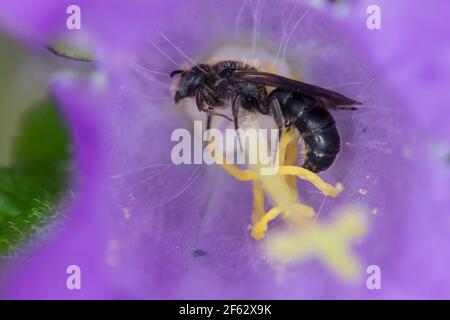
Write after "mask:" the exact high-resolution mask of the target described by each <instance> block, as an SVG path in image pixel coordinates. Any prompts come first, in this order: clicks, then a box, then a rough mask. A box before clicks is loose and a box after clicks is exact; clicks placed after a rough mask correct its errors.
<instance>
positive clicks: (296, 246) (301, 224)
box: [215, 130, 365, 280]
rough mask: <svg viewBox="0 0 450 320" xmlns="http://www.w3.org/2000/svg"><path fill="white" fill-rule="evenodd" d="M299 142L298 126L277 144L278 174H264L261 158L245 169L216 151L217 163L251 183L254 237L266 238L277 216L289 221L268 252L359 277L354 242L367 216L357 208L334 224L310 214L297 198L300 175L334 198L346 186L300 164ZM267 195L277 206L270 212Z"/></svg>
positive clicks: (278, 257)
mask: <svg viewBox="0 0 450 320" xmlns="http://www.w3.org/2000/svg"><path fill="white" fill-rule="evenodd" d="M258 142H259V141H254V143H258ZM258 145H260V144H258ZM297 145H298V142H297V139H296V136H295V131H294V130H283V133H282V137H281V140H280V142H279V145H278V153H277V159H278V161H277V164H276V165H277V166H278V167H277V169H278V170H274V174H264V175H263V174H261V169H262V168H264V167H265V166H264V165H262V164H261V163H260V162H258V163H257V164H254V165H249V169H248V170H243V169H240V168H237V167H236V166H234V165H232V164H228V163H225V162H224V159H222V158H220V157H219V156H218V155H215V157H216V160H218V161H217V163H219V164H220V166H222V167H223V169H225V171H226V172H228V173H229V174H230V175H231V176H233V177H234V178H236V179H237V180H240V181H251V182H252V183H253V201H254V202H253V212H252V219H251V220H252V225H251V229H250V235H251V236H252V237H253V238H254V239H255V240H262V239H264V238H265V237H266V233H267V231H268V229H269V223H270V222H271V221H273V220H274V219H276V218H277V217H281V218H282V220H283V221H284V223H285V224H286V230H285V231H284V232H281V231H279V230H278V231H277V232H276V233H275V234H274V235H271V236H269V237H268V239H267V241H266V246H265V248H266V251H265V252H266V254H267V256H268V258H269V259H270V260H271V261H274V262H279V263H293V262H301V261H304V260H306V259H307V258H317V259H319V260H321V261H322V262H323V263H324V264H325V265H326V266H329V267H330V268H331V269H332V270H334V272H335V273H336V274H337V275H339V276H340V277H341V278H342V279H345V280H349V279H350V280H351V279H355V278H356V277H357V276H358V274H359V270H360V266H359V263H358V260H357V259H356V257H355V256H354V255H353V254H352V252H351V250H350V246H351V243H352V242H353V241H354V239H355V238H356V237H358V236H361V235H362V234H363V233H364V230H365V225H364V224H363V218H362V217H363V215H362V214H361V211H359V210H356V209H355V210H351V211H349V212H343V213H342V214H340V215H338V216H337V218H336V220H335V222H334V223H332V224H324V223H319V222H316V221H314V220H313V219H312V217H313V216H314V215H315V211H314V209H313V208H312V207H310V206H308V205H306V204H302V203H300V202H299V197H298V192H297V184H296V178H299V179H302V180H305V181H308V182H310V183H311V184H312V185H314V186H315V187H316V188H317V189H318V190H319V191H320V192H322V193H323V194H324V195H325V196H329V197H336V196H337V195H339V193H340V192H342V191H343V190H344V188H343V186H342V184H340V183H338V184H336V185H335V186H332V185H330V184H328V183H326V182H325V181H323V180H322V179H321V178H320V177H319V176H318V175H317V174H315V173H313V172H311V171H309V170H307V169H305V168H301V167H298V166H297V165H296V163H297V155H298V150H297V148H298V147H297ZM272 166H273V165H272ZM266 196H267V197H268V198H269V199H270V201H271V203H273V204H274V205H275V206H274V207H273V208H271V209H270V210H268V211H267V212H266V211H265V197H266Z"/></svg>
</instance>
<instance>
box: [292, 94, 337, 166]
mask: <svg viewBox="0 0 450 320" xmlns="http://www.w3.org/2000/svg"><path fill="white" fill-rule="evenodd" d="M283 111H284V112H285V113H287V114H286V115H285V116H287V117H291V119H292V121H291V122H292V123H293V125H294V126H295V127H296V128H297V130H298V131H299V133H300V136H301V138H302V140H303V143H304V146H305V149H306V156H305V158H304V160H303V167H304V168H306V169H308V170H311V171H313V172H316V173H317V172H321V171H324V170H326V169H328V168H329V167H330V166H331V165H332V164H333V162H334V160H335V159H336V156H337V154H338V153H339V150H340V137H339V132H338V130H337V128H336V125H335V121H334V119H333V117H332V116H331V114H330V112H329V111H328V110H327V109H325V108H320V107H314V106H310V105H308V104H306V103H305V102H304V100H303V99H302V98H301V97H299V96H297V95H295V94H294V95H293V96H292V97H291V99H289V101H286V103H285V108H284V110H283ZM292 117H293V118H292Z"/></svg>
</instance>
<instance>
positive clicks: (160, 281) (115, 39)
mask: <svg viewBox="0 0 450 320" xmlns="http://www.w3.org/2000/svg"><path fill="white" fill-rule="evenodd" d="M376 2H377V3H376V4H377V5H378V7H379V8H380V10H381V29H370V28H368V26H367V19H368V17H369V15H370V12H369V13H368V12H366V9H367V8H368V7H369V6H370V5H372V2H371V1H333V2H331V1H330V2H328V1H276V2H275V1H269V0H267V1H264V0H258V1H257V0H255V1H231V0H230V1H228V0H227V1H175V0H173V1H151V2H150V1H146V2H144V1H95V2H94V1H76V3H75V2H73V1H66V0H63V1H51V0H40V1H38V2H35V1H33V2H31V1H25V0H21V1H14V2H12V1H10V2H8V3H3V4H2V5H1V6H0V19H1V20H0V21H1V22H2V23H1V27H2V28H3V30H4V31H6V32H8V33H10V34H11V35H13V36H14V37H16V38H17V39H18V40H20V41H23V42H24V43H26V44H28V45H29V46H30V47H32V48H33V49H35V50H37V51H39V50H43V49H42V48H45V47H46V46H47V45H49V44H51V43H54V42H55V41H59V40H62V41H66V42H68V43H70V44H72V45H73V46H74V47H77V46H82V47H83V48H85V49H87V50H89V52H90V54H91V55H92V57H93V59H94V60H95V62H93V63H92V70H91V72H90V73H89V74H88V75H86V74H82V73H78V72H77V71H76V70H71V71H70V72H68V73H65V74H57V75H55V76H54V77H53V78H52V79H49V89H50V92H51V93H52V94H53V95H54V97H55V98H56V100H57V102H58V105H59V106H60V107H61V109H62V111H63V113H64V115H65V120H66V122H67V125H68V127H69V129H70V131H71V133H72V138H73V143H74V150H75V159H74V161H75V163H76V170H75V172H74V174H73V183H72V191H73V194H74V198H73V200H72V203H71V206H70V208H69V209H68V212H66V213H65V221H64V224H63V225H62V226H61V227H58V229H57V230H55V234H54V235H52V237H50V238H49V239H44V240H43V241H42V242H41V243H37V244H34V247H33V248H32V249H29V250H27V251H26V252H25V253H24V254H25V256H26V259H20V260H17V261H9V262H8V263H7V264H5V265H4V266H3V270H2V272H3V279H5V280H4V281H3V285H2V287H1V294H2V295H3V296H4V297H6V298H32V299H40V298H67V299H72V298H73V299H75V298H127V299H135V298H138V299H139V298H169V299H201V298H205V299H206V298H208V299H212V298H242V299H258V298H259V299H280V298H288V299H302V298H334V299H336V298H449V297H450V276H449V275H448V271H447V266H448V263H449V262H450V254H449V250H447V246H446V243H447V242H448V241H449V240H450V239H449V235H448V234H449V232H448V230H449V228H450V218H449V217H448V210H449V202H448V199H447V192H448V184H449V165H448V154H449V151H448V148H449V147H448V141H446V140H445V137H448V136H449V134H450V126H449V121H448V120H446V116H445V114H446V113H445V112H446V111H445V108H446V107H447V106H448V102H450V101H449V100H450V95H449V93H448V90H447V89H446V88H447V87H448V86H449V84H450V83H449V82H450V72H449V68H450V61H449V60H448V58H447V56H448V53H449V50H450V42H449V41H448V36H447V35H448V32H447V31H448V30H446V29H448V27H447V23H446V19H445V13H446V12H448V9H450V8H449V5H448V4H446V3H444V2H443V1H442V2H435V3H434V4H433V6H431V5H430V6H427V7H425V8H424V7H423V4H420V3H419V2H418V1H406V0H405V1H395V2H392V1H376ZM73 4H76V5H78V7H79V8H80V13H81V29H79V30H77V29H75V30H68V29H67V25H66V20H67V17H68V14H67V13H66V9H67V7H68V6H70V5H73ZM424 11H427V12H426V14H424ZM225 58H231V59H239V60H243V61H246V62H248V63H256V64H258V65H259V66H260V67H261V68H264V69H267V70H271V71H272V72H277V73H280V74H283V75H285V76H289V77H293V78H300V79H302V80H303V81H306V82H309V83H313V84H316V85H320V86H322V87H326V88H330V89H332V90H336V91H339V92H340V93H342V94H345V95H346V96H348V97H351V98H354V99H356V100H358V101H361V102H362V106H361V107H360V108H359V109H358V110H357V111H352V112H350V111H336V112H333V116H334V117H335V119H336V123H337V127H338V129H339V131H340V133H341V138H342V147H341V151H340V154H339V156H338V159H337V160H336V162H335V164H334V165H333V166H332V167H331V168H330V169H329V170H327V171H325V172H324V173H322V174H321V175H320V176H321V178H322V179H323V181H324V183H325V182H326V183H329V184H330V186H336V185H340V184H341V185H343V186H344V188H345V189H344V190H343V191H342V192H340V194H339V195H337V197H336V198H331V197H326V196H324V194H323V193H321V192H319V191H318V190H317V189H316V188H315V187H314V186H313V185H312V184H310V183H309V182H308V181H301V182H299V183H298V185H296V188H297V190H298V197H299V199H300V201H301V203H302V204H306V205H308V206H310V207H311V208H312V209H314V211H315V213H316V214H315V217H314V218H312V219H313V220H311V221H313V225H314V226H315V227H317V230H320V232H319V231H317V230H316V229H314V230H316V231H317V233H312V234H309V235H311V238H313V240H310V242H308V243H309V244H314V245H312V246H311V247H310V246H307V249H308V250H309V251H308V250H306V251H307V254H305V256H304V257H303V256H302V255H303V254H304V252H303V251H302V252H301V251H296V250H299V249H298V244H299V243H302V244H304V243H306V242H305V239H304V238H295V236H293V237H291V236H292V234H291V233H290V232H288V231H286V230H285V229H283V228H282V227H281V225H282V224H283V221H282V219H276V220H274V221H272V222H270V225H269V228H268V230H269V231H270V230H271V228H272V227H273V228H274V229H275V230H278V235H274V236H273V237H272V238H270V237H269V236H268V237H267V238H264V239H263V240H260V241H256V240H255V239H254V237H252V236H251V232H250V231H249V229H248V226H249V224H252V221H251V212H252V205H253V201H254V199H253V195H254V192H252V187H251V183H248V182H243V181H238V180H235V179H234V178H233V177H231V176H230V175H229V174H228V173H227V171H226V170H223V169H222V168H221V167H220V166H217V165H211V166H210V165H174V164H173V163H172V161H171V158H170V156H171V149H172V147H173V145H174V143H173V142H172V141H171V139H170V138H171V134H172V132H173V131H174V130H175V129H177V128H187V129H190V128H191V127H192V121H193V120H198V119H204V114H201V113H199V112H198V111H197V110H196V108H195V106H194V105H193V104H190V103H186V104H185V105H182V106H175V105H174V103H173V89H171V86H173V85H174V83H173V82H172V80H171V79H170V78H169V77H168V75H169V73H170V72H171V71H172V70H174V69H179V68H186V67H189V66H192V64H193V63H196V62H204V61H219V60H223V59H225ZM80 63H82V62H80ZM214 121H219V120H217V119H216V120H214ZM322 186H323V185H322ZM266 191H267V190H266ZM274 192H275V193H276V191H274ZM255 201H256V200H255ZM267 209H270V208H267ZM354 211H357V212H359V214H361V212H363V215H364V219H363V220H364V221H365V223H364V224H362V226H363V227H364V235H362V234H359V235H358V237H356V235H354V236H352V235H350V234H349V233H347V231H348V230H353V227H352V226H353V224H354V223H356V224H358V225H359V222H358V221H356V220H354V219H353V218H351V217H352V216H351V215H350V213H351V212H354ZM345 217H347V218H345ZM349 217H350V218H349ZM345 219H347V220H345ZM352 219H353V220H352ZM357 220H358V219H357ZM355 221H356V222H355ZM349 225H350V226H351V228H350V227H348V226H349ZM340 226H341V227H342V230H344V231H342V230H341V229H339V228H340ZM346 230H347V231H346ZM341 231H342V232H341ZM333 232H334V233H335V234H340V232H341V233H342V234H340V235H339V236H336V237H331V236H330V235H331V234H332V233H333ZM305 234H308V233H307V232H304V233H300V234H299V235H300V236H302V235H305ZM253 235H254V234H253ZM277 237H278V238H277ZM283 237H285V238H283ZM271 239H272V240H273V241H271ZM337 239H338V240H339V241H340V240H342V239H347V240H345V241H348V243H345V245H343V246H342V248H338V249H336V247H339V245H340V243H338V242H335V241H337ZM275 240H278V241H286V242H285V243H284V242H283V243H284V244H283V246H282V249H283V248H284V249H286V248H291V247H292V248H293V249H292V248H291V249H292V250H293V251H294V253H295V254H293V256H295V258H296V259H293V261H290V262H291V263H289V264H285V263H283V262H280V261H276V262H274V261H273V260H276V258H277V257H278V256H279V255H282V252H280V250H277V249H276V248H275V247H276V243H277V242H276V241H275ZM293 241H294V242H293ZM296 241H298V242H296ZM302 241H303V242H302ZM342 241H343V242H342V243H344V242H345V241H344V240H342ZM278 244H279V242H278ZM321 244H323V245H321ZM267 247H269V249H267ZM264 248H266V249H267V250H265V249H264ZM270 248H272V249H270ZM274 248H275V249H274ZM311 248H313V249H311ZM317 248H322V249H323V248H325V249H323V250H322V249H321V250H322V251H320V250H319V249H317ZM330 248H331V249H330ZM316 249H317V250H318V251H317V252H316V251H314V250H316ZM341 249H342V250H341ZM271 250H272V251H271ZM289 250H290V249H289ZM342 261H343V263H341V262H342ZM349 261H350V263H349V264H348V262H349ZM72 265H76V266H79V268H80V270H81V290H68V288H67V286H66V280H67V277H68V274H67V273H66V271H67V268H68V267H69V266H72ZM353 267H354V268H355V270H353V269H352V270H351V273H352V275H353V273H354V274H355V275H356V273H358V277H354V278H352V280H353V281H347V280H348V279H347V278H346V277H345V272H346V271H348V270H349V269H348V268H353ZM374 268H375V269H374ZM342 270H344V272H340V271H342ZM366 270H367V271H368V272H369V274H366ZM371 270H372V271H373V270H377V271H379V272H380V274H381V278H380V279H379V280H380V281H381V282H380V283H381V288H379V287H378V288H372V287H371V286H370V283H369V282H370V281H369V280H368V281H366V278H368V277H370V275H371V272H372V271H371Z"/></svg>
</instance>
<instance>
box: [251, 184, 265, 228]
mask: <svg viewBox="0 0 450 320" xmlns="http://www.w3.org/2000/svg"><path fill="white" fill-rule="evenodd" d="M264 214H265V212H264V190H263V188H262V185H261V181H259V180H255V181H253V212H252V224H255V223H256V222H258V221H259V220H260V219H261V218H262V217H263V216H264Z"/></svg>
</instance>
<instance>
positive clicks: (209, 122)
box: [206, 113, 212, 130]
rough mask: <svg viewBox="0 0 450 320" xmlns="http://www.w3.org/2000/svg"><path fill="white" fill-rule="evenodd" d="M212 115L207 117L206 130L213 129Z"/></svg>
mask: <svg viewBox="0 0 450 320" xmlns="http://www.w3.org/2000/svg"><path fill="white" fill-rule="evenodd" d="M211 122H212V115H211V114H209V113H208V115H207V116H206V130H209V129H211Z"/></svg>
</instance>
